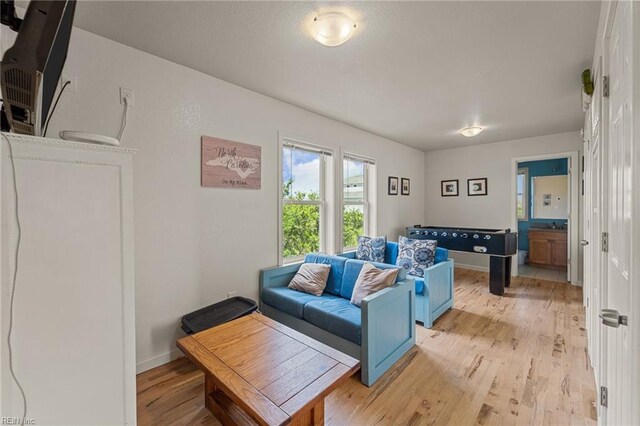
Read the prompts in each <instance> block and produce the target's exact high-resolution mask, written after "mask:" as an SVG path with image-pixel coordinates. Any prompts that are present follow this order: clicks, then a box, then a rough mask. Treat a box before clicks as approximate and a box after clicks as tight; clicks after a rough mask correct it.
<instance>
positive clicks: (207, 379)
mask: <svg viewBox="0 0 640 426" xmlns="http://www.w3.org/2000/svg"><path fill="white" fill-rule="evenodd" d="M217 389H218V387H217V386H216V384H215V382H214V381H213V377H211V374H207V373H204V406H205V407H207V408H208V409H209V411H212V409H213V407H212V406H211V398H210V395H211V394H212V393H213V392H215V391H216V390H217Z"/></svg>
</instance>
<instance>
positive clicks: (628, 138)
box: [602, 1, 640, 425]
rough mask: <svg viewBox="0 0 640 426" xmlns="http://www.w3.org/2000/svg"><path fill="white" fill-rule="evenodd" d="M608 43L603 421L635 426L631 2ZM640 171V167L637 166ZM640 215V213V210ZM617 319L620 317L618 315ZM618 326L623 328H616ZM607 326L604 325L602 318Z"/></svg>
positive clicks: (620, 6) (619, 12) (621, 5)
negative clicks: (626, 321) (629, 320)
mask: <svg viewBox="0 0 640 426" xmlns="http://www.w3.org/2000/svg"><path fill="white" fill-rule="evenodd" d="M615 9H616V10H615V12H614V15H613V22H612V25H611V27H610V28H611V32H610V38H609V41H608V43H609V46H608V47H609V49H608V51H609V55H610V57H609V90H610V95H609V121H608V129H609V131H608V144H607V145H608V147H607V150H608V167H607V170H606V181H607V192H608V202H607V209H608V212H607V229H606V230H607V232H608V234H609V238H608V252H607V281H606V286H607V290H606V299H607V300H606V305H605V307H606V308H608V309H609V310H611V311H610V312H609V313H607V312H605V310H603V311H602V314H603V315H605V316H607V317H608V318H609V319H608V320H607V321H608V322H609V324H608V325H606V324H605V325H603V326H602V331H603V339H604V340H603V344H604V348H605V354H606V355H605V357H606V360H604V362H605V363H606V364H605V368H604V369H605V371H604V373H605V377H604V379H603V380H604V383H603V385H604V386H606V387H607V408H606V409H605V410H604V412H603V417H602V420H603V421H604V422H605V423H606V424H610V425H623V424H634V423H635V422H636V421H637V420H638V419H634V409H633V405H636V404H637V403H638V400H637V398H638V395H633V388H634V387H635V385H633V381H634V379H633V375H634V374H633V373H634V371H637V370H636V369H637V366H636V365H633V364H634V363H637V362H638V360H637V359H633V357H632V355H633V352H632V344H631V342H630V338H631V334H630V332H631V331H632V330H631V329H630V327H629V326H628V325H625V324H622V323H624V319H626V318H627V317H628V316H629V315H630V309H631V303H630V301H631V298H632V297H633V294H632V292H631V291H632V288H631V277H632V263H631V262H632V257H631V253H632V250H633V247H632V244H635V245H636V248H638V242H637V241H636V242H633V238H632V232H633V230H634V229H633V227H632V220H634V218H633V215H634V212H633V204H632V203H633V198H632V195H633V192H632V186H631V185H632V177H633V172H634V170H633V167H634V164H633V161H632V155H633V154H634V153H633V151H632V136H633V135H632V125H633V119H632V93H633V92H632V90H633V85H632V82H633V76H632V65H633V64H632V47H633V46H632V43H631V42H632V3H631V2H628V1H620V2H618V3H617V5H616V6H615ZM636 167H637V166H636ZM635 214H636V215H638V214H640V212H638V211H636V212H635ZM635 221H636V222H638V219H637V218H636V219H635ZM616 314H617V315H618V316H616ZM617 322H619V323H620V324H617ZM603 323H605V320H604V319H603Z"/></svg>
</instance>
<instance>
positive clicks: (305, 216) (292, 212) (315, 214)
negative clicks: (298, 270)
mask: <svg viewBox="0 0 640 426" xmlns="http://www.w3.org/2000/svg"><path fill="white" fill-rule="evenodd" d="M282 235H283V245H282V257H284V258H287V257H292V256H302V255H305V254H307V253H311V252H317V251H320V206H317V205H304V204H285V205H283V206H282Z"/></svg>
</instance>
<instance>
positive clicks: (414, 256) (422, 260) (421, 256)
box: [396, 236, 438, 277]
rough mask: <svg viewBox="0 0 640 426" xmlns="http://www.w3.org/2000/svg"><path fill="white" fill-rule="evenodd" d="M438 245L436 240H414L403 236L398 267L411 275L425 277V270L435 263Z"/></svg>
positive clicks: (400, 239)
mask: <svg viewBox="0 0 640 426" xmlns="http://www.w3.org/2000/svg"><path fill="white" fill-rule="evenodd" d="M437 244H438V242H437V241H435V240H412V239H409V238H406V237H402V236H401V237H400V238H399V241H398V245H399V246H400V250H399V253H398V260H397V261H396V265H398V266H401V267H402V268H404V269H405V270H406V271H407V273H408V274H410V275H416V276H418V277H422V276H424V270H425V269H427V268H428V267H430V266H432V265H433V263H434V260H435V256H436V247H437Z"/></svg>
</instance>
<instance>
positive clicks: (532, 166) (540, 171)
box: [518, 158, 569, 251]
mask: <svg viewBox="0 0 640 426" xmlns="http://www.w3.org/2000/svg"><path fill="white" fill-rule="evenodd" d="M518 168H519V169H524V168H526V169H529V182H527V188H529V197H528V198H529V199H528V200H527V203H528V207H529V220H519V221H518V250H526V251H529V235H528V232H529V227H530V226H531V224H532V223H536V224H551V223H553V222H555V223H556V226H558V227H559V226H560V225H563V226H565V227H566V225H567V221H566V220H557V219H556V220H554V219H531V204H532V202H533V197H532V193H533V191H532V186H533V178H534V177H536V176H557V175H566V174H568V173H569V170H568V169H569V161H568V160H567V159H566V158H558V159H553V160H540V161H527V162H524V163H518Z"/></svg>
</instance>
